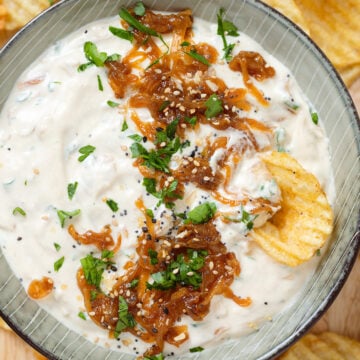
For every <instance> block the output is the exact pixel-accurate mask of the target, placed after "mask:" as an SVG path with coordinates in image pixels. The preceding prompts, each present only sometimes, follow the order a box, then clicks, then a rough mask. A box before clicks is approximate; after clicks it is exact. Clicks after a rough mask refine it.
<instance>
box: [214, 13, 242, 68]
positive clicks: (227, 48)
mask: <svg viewBox="0 0 360 360" xmlns="http://www.w3.org/2000/svg"><path fill="white" fill-rule="evenodd" d="M224 12H225V10H224V9H223V8H221V9H220V10H219V12H218V14H217V20H218V28H217V34H218V35H220V36H221V39H222V41H223V44H224V48H223V51H224V59H225V60H226V61H230V60H231V58H232V56H231V52H232V51H233V49H234V47H235V44H228V42H227V40H226V35H230V36H239V33H238V28H237V27H236V26H235V25H234V24H233V23H232V22H231V21H228V20H224V19H223V15H224Z"/></svg>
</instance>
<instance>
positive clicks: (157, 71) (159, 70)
mask: <svg viewBox="0 0 360 360" xmlns="http://www.w3.org/2000/svg"><path fill="white" fill-rule="evenodd" d="M154 71H155V72H156V73H157V74H161V72H162V71H161V69H155V70H154Z"/></svg>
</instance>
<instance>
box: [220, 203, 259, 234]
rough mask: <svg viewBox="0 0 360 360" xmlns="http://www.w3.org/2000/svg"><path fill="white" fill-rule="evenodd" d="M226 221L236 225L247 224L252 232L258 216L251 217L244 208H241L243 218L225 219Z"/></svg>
mask: <svg viewBox="0 0 360 360" xmlns="http://www.w3.org/2000/svg"><path fill="white" fill-rule="evenodd" d="M225 219H227V220H229V221H232V222H235V223H243V224H245V226H246V228H247V229H248V230H249V231H250V230H252V228H253V227H254V220H255V219H256V215H251V214H250V213H248V212H247V211H245V210H244V208H241V218H239V219H233V218H230V217H225Z"/></svg>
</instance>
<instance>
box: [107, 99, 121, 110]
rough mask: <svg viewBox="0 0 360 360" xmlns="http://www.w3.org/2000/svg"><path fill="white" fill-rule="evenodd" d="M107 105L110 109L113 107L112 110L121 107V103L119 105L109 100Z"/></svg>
mask: <svg viewBox="0 0 360 360" xmlns="http://www.w3.org/2000/svg"><path fill="white" fill-rule="evenodd" d="M107 104H108V105H109V106H110V107H112V108H115V107H118V106H119V105H120V104H119V103H117V102H115V101H111V100H109V101H108V102H107Z"/></svg>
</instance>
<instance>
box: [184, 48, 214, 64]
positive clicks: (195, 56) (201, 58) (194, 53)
mask: <svg viewBox="0 0 360 360" xmlns="http://www.w3.org/2000/svg"><path fill="white" fill-rule="evenodd" d="M184 53H185V54H186V55H189V56H190V57H192V58H193V59H195V60H197V61H199V62H201V63H202V64H204V65H207V66H210V65H211V64H210V62H209V60H208V59H206V57H205V56H203V55H201V54H199V53H198V52H197V51H196V49H191V50H190V51H184Z"/></svg>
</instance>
